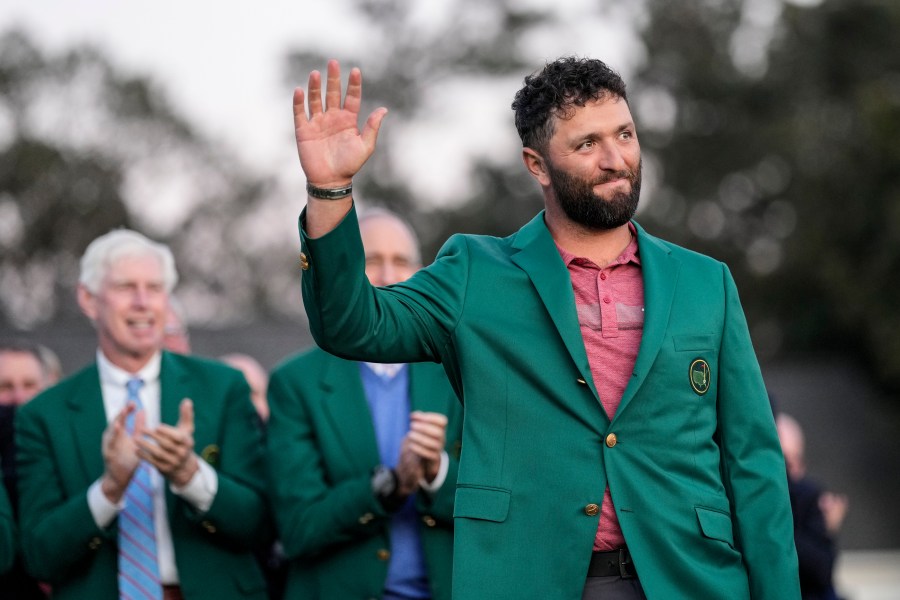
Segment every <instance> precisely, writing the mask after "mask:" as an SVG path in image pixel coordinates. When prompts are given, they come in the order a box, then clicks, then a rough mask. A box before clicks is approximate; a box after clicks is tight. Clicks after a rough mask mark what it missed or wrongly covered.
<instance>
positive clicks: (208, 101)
mask: <svg viewBox="0 0 900 600" xmlns="http://www.w3.org/2000/svg"><path fill="white" fill-rule="evenodd" d="M522 1H523V4H524V3H525V2H530V3H532V4H537V5H549V6H553V7H554V8H555V9H556V10H559V11H560V14H563V15H567V18H568V19H570V24H569V26H568V27H567V28H566V32H565V34H564V35H560V34H559V32H557V33H555V34H554V32H550V31H548V32H546V34H545V35H543V36H541V35H540V34H538V35H537V36H536V37H535V39H533V40H531V43H530V44H528V49H529V51H530V52H532V53H533V54H534V61H535V64H536V66H539V65H540V64H541V63H542V61H543V60H545V59H546V58H547V57H550V58H552V57H554V56H557V55H561V54H564V53H574V54H580V55H595V56H599V57H602V58H604V60H607V62H609V63H610V64H612V65H614V66H617V68H619V69H620V70H622V71H623V74H624V75H626V78H627V73H628V71H629V70H630V69H631V68H632V67H633V63H634V62H635V60H636V54H637V48H638V47H639V45H638V44H637V42H636V38H635V36H634V33H633V31H630V29H629V28H628V27H625V26H623V25H622V24H621V23H615V22H611V20H610V19H608V18H607V19H605V20H598V19H597V18H596V17H594V18H591V19H585V18H584V14H586V11H587V10H588V9H589V7H596V2H593V1H588V0H562V1H561V2H560V1H559V0H555V1H554V0H522ZM452 4H453V0H430V1H429V2H428V3H411V6H414V7H415V9H416V10H419V11H430V12H431V13H433V14H434V15H439V13H440V11H442V10H452ZM592 10H594V11H595V10H596V9H595V8H592ZM348 14H351V13H350V12H349V11H348V10H347V8H346V3H345V2H344V1H343V0H329V1H328V2H324V1H321V2H316V1H310V0H306V1H304V2H297V1H296V0H292V1H287V0H266V1H265V2H252V3H251V2H214V1H212V0H190V1H184V0H152V1H150V0H128V1H126V2H122V1H115V0H78V2H72V1H71V0H3V1H2V2H0V31H4V30H6V29H8V28H9V27H11V26H14V25H19V26H21V27H22V28H24V29H25V30H26V31H27V32H28V33H29V34H31V35H32V36H33V37H34V38H35V39H36V40H37V41H38V43H39V44H40V45H41V46H42V47H44V48H47V49H49V50H51V51H58V50H62V49H65V48H68V47H70V46H72V45H73V44H76V43H82V42H89V43H92V44H95V45H97V46H99V47H100V48H101V49H102V50H103V51H104V53H105V54H106V55H108V56H109V58H110V59H111V60H112V61H113V63H114V64H116V65H118V66H119V67H121V68H122V69H123V70H125V71H126V72H132V73H135V74H138V75H146V76H150V77H152V78H153V79H155V80H157V81H158V82H160V83H161V84H162V85H163V89H164V91H165V92H166V94H167V96H168V97H169V98H170V99H171V100H172V101H173V103H174V104H175V106H176V107H177V108H178V109H179V110H180V111H181V112H182V113H183V114H185V115H186V116H187V117H188V118H189V120H191V121H193V122H194V123H195V124H197V125H198V126H199V127H200V129H201V131H203V132H204V133H205V134H206V135H208V136H210V137H211V138H212V139H213V140H217V141H221V142H222V143H225V144H227V145H229V146H231V147H232V149H233V151H234V152H236V153H237V154H238V155H239V156H241V157H242V158H243V159H244V161H245V162H246V163H247V164H248V165H250V166H252V167H255V168H257V169H260V170H261V171H263V172H270V173H275V174H277V176H279V177H285V178H287V179H292V178H296V179H295V181H297V182H301V183H302V174H299V175H297V174H296V173H298V172H299V166H298V165H297V162H296V154H295V150H294V146H293V141H292V135H293V132H292V129H291V117H290V102H291V98H290V96H291V92H290V86H289V84H288V83H287V82H285V81H283V67H284V57H285V54H286V53H287V51H288V50H290V49H292V48H297V47H300V46H301V44H302V45H303V46H306V47H309V46H310V45H312V46H313V47H315V48H317V49H320V50H321V51H322V52H324V53H328V52H329V51H334V52H335V53H341V54H348V53H349V52H347V51H346V49H347V47H348V46H351V45H352V44H353V43H357V44H358V43H362V42H361V41H362V40H365V31H364V29H365V24H364V23H360V22H358V21H353V20H349V21H348V20H347V19H346V18H345V16H346V15H348ZM579 15H581V17H579ZM427 16H428V15H424V17H427ZM339 23H340V27H338V24H339ZM338 30H339V31H340V32H341V34H340V35H335V31H338ZM323 66H324V65H323ZM523 75H524V73H523ZM520 81H521V80H520V79H519V82H520ZM515 83H517V82H500V83H498V85H497V86H496V87H497V88H499V89H493V90H486V91H485V92H484V93H489V94H503V97H500V98H497V99H496V100H493V99H492V100H491V101H489V102H479V107H480V109H479V111H477V114H473V113H475V111H466V107H464V106H461V105H460V103H459V102H456V101H454V100H453V98H455V96H454V95H453V94H452V92H453V89H452V88H451V89H450V90H442V92H445V91H449V92H450V94H447V93H435V94H433V98H434V100H433V103H434V107H433V111H432V113H433V114H434V117H433V118H432V119H431V120H430V121H429V122H423V123H420V124H417V125H416V126H415V127H411V128H407V129H405V130H404V131H403V132H402V135H400V136H395V140H397V141H398V147H396V148H394V149H392V150H393V151H395V152H398V153H400V155H401V156H422V155H423V154H426V153H427V154H428V155H429V158H430V162H429V164H427V165H424V167H423V166H420V165H415V166H413V165H410V166H409V169H410V176H411V178H413V179H414V180H416V181H419V182H420V185H419V189H417V190H416V191H417V192H420V193H421V194H422V195H428V194H430V195H440V194H444V195H446V196H447V197H452V196H453V195H454V194H457V193H458V192H459V191H460V190H459V189H458V187H459V185H460V184H459V182H460V181H463V180H465V179H466V178H465V175H466V173H467V168H468V164H467V162H466V160H457V158H458V157H459V156H461V155H469V154H472V153H474V154H477V153H478V151H479V149H481V151H482V152H483V151H484V149H485V148H490V147H492V148H493V151H497V148H496V144H497V141H498V140H500V141H501V142H505V143H506V144H508V147H505V146H504V147H502V148H501V150H500V151H501V152H504V153H505V152H508V151H516V148H515V147H514V145H513V144H514V141H515V140H514V139H513V137H514V131H512V130H511V128H510V127H509V123H508V122H507V121H509V120H510V115H509V102H510V98H511V96H512V93H513V92H514V91H515V86H514V84H515ZM296 84H299V85H303V84H305V81H300V82H296ZM506 88H509V89H506ZM467 92H471V90H467ZM469 95H470V96H471V94H469ZM448 97H449V98H450V99H449V100H448ZM463 119H465V122H467V123H468V125H469V126H468V127H466V128H465V129H466V136H465V138H466V139H462V136H461V135H460V127H459V123H461V122H464V121H463ZM385 123H386V126H391V125H390V118H389V119H388V121H386V122H385ZM473 134H474V135H473ZM398 138H399V139H398ZM466 144H468V145H470V148H469V149H465V151H463V152H460V148H461V146H464V145H466ZM472 148H474V150H473V149H472ZM442 153H443V154H442ZM294 169H296V171H295V170H294ZM438 200H440V198H438Z"/></svg>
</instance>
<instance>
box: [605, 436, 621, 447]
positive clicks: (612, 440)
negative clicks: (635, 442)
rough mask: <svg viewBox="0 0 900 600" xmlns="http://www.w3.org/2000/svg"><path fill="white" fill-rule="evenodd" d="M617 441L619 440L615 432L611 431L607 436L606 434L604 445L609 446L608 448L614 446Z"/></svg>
mask: <svg viewBox="0 0 900 600" xmlns="http://www.w3.org/2000/svg"><path fill="white" fill-rule="evenodd" d="M618 441H619V438H617V437H616V434H614V433H611V434H609V435H608V436H606V445H607V446H609V447H610V448H612V447H613V446H615V445H616V443H617V442H618Z"/></svg>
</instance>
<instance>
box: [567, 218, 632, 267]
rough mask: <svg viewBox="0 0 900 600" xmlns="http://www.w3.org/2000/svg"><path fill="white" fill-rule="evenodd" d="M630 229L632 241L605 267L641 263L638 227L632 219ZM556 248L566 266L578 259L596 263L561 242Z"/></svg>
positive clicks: (582, 261)
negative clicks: (570, 249)
mask: <svg viewBox="0 0 900 600" xmlns="http://www.w3.org/2000/svg"><path fill="white" fill-rule="evenodd" d="M628 231H629V232H631V241H630V242H629V243H628V245H627V246H625V249H624V250H622V253H621V254H619V256H618V258H616V260H614V261H612V262H611V263H609V264H608V265H606V267H603V268H604V269H606V268H609V267H614V266H616V265H624V264H627V263H634V264H636V265H640V264H641V259H640V256H639V255H638V241H637V228H636V227H635V226H634V223H632V222H631V221H628ZM554 243H555V242H554ZM556 249H557V251H559V255H560V257H562V259H563V263H565V265H566V267H568V266H569V265H570V264H571V263H572V261H573V260H578V261H579V262H581V263H589V264H591V265H593V264H594V263H593V262H591V261H590V260H588V259H586V258H583V257H580V256H576V255H574V254H572V253H571V252H567V251H566V250H565V249H563V247H562V246H560V245H559V244H556ZM594 266H597V265H594Z"/></svg>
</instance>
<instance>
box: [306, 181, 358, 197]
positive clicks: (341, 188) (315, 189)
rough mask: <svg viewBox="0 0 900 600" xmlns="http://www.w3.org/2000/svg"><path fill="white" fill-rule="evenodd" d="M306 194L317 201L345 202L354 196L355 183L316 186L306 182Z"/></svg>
mask: <svg viewBox="0 0 900 600" xmlns="http://www.w3.org/2000/svg"><path fill="white" fill-rule="evenodd" d="M306 193H307V195H308V196H309V197H310V198H315V199H316V200H343V199H345V198H349V197H350V196H351V195H352V194H353V182H352V181H348V182H346V183H343V184H337V185H333V184H332V185H316V184H313V183H310V182H306Z"/></svg>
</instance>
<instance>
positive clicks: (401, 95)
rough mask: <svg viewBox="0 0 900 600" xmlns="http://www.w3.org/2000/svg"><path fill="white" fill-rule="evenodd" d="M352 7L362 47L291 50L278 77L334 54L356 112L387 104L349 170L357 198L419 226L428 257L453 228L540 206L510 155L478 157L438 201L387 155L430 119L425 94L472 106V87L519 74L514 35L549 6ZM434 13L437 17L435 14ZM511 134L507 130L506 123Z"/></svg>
mask: <svg viewBox="0 0 900 600" xmlns="http://www.w3.org/2000/svg"><path fill="white" fill-rule="evenodd" d="M353 4H354V7H355V8H356V10H357V11H358V12H359V14H360V15H361V17H362V18H364V19H365V23H366V31H367V33H369V34H370V35H371V36H372V37H373V38H374V41H373V42H372V43H369V44H366V46H365V53H364V54H363V53H360V54H358V55H349V56H348V55H343V56H342V55H340V53H337V54H336V55H326V54H323V53H322V52H320V51H318V50H310V49H303V50H298V51H296V52H294V53H292V54H290V55H289V57H288V68H287V74H286V75H287V79H288V80H289V81H291V82H303V83H305V81H306V76H307V74H308V73H309V72H310V71H311V70H313V69H320V70H321V69H323V68H324V65H325V61H326V59H327V58H332V57H335V56H336V57H337V58H338V59H339V60H341V62H342V64H343V65H347V64H353V65H358V66H360V67H361V68H362V70H363V73H364V83H363V85H364V88H365V91H364V94H363V95H364V98H363V100H364V103H365V105H366V106H364V107H363V111H362V112H364V113H366V114H367V113H368V110H371V108H373V107H375V106H387V107H389V109H390V114H389V117H388V121H387V123H390V125H389V126H388V127H384V128H382V130H381V133H380V135H379V152H376V153H375V155H374V156H373V157H372V158H371V159H370V162H369V164H367V165H366V167H365V169H364V170H363V171H362V172H361V173H360V175H359V176H358V179H359V182H358V183H359V184H360V185H359V186H358V188H359V189H360V190H361V192H362V194H364V199H365V200H370V201H371V202H372V203H374V204H380V205H385V206H388V207H390V208H392V209H394V210H397V211H400V212H403V213H405V214H406V215H407V216H408V217H409V218H410V220H411V221H412V222H413V224H414V225H415V226H416V229H417V231H418V232H419V233H420V236H421V238H422V241H423V246H424V254H425V256H426V257H428V256H433V255H434V254H435V253H436V251H437V249H438V248H439V247H440V245H442V244H443V242H444V241H446V239H447V238H448V237H449V236H450V235H451V234H453V233H458V232H471V233H489V234H493V235H506V234H509V233H511V232H513V231H515V230H516V229H518V228H519V227H520V226H521V224H522V223H523V222H525V221H526V220H528V219H530V218H531V217H532V216H534V214H535V213H536V212H537V211H538V210H540V208H541V206H542V204H541V199H540V196H539V193H538V192H539V190H537V189H536V188H534V186H532V185H530V184H529V182H528V181H527V180H526V179H527V177H523V171H522V168H521V162H520V159H519V157H518V153H517V152H504V153H503V154H502V156H500V157H498V158H495V159H494V160H492V161H487V160H477V162H476V163H475V164H474V166H473V171H474V174H473V177H472V182H471V183H472V185H469V186H464V187H468V188H469V189H468V190H467V191H466V192H465V195H464V197H461V198H458V199H457V201H455V202H453V203H452V206H449V207H446V206H443V207H442V206H440V205H435V204H433V203H430V202H429V201H428V199H423V198H421V197H417V196H416V193H415V191H414V190H413V189H412V187H411V184H410V182H409V180H408V179H406V178H405V177H404V174H403V170H402V169H400V168H399V167H398V163H400V162H402V161H408V160H409V158H410V157H409V156H401V155H398V154H397V153H396V152H394V150H395V145H394V142H395V141H396V140H398V139H399V137H400V136H403V135H404V133H405V132H408V128H409V126H412V127H413V128H414V127H415V124H416V123H417V121H418V120H419V119H427V118H428V117H429V115H428V114H427V112H428V107H429V101H430V99H431V97H432V96H433V95H436V94H440V93H442V92H444V91H448V90H450V89H453V90H454V92H453V93H459V91H460V90H462V93H460V94H459V95H458V96H456V97H454V99H453V101H454V102H458V103H460V104H463V103H466V102H471V103H475V102H476V101H475V98H477V97H478V95H477V90H478V89H479V88H484V87H485V86H489V85H491V84H493V83H496V82H498V81H503V80H509V81H512V82H519V81H521V79H522V77H523V75H524V74H525V73H527V72H528V71H530V70H531V69H533V68H534V65H533V64H531V62H530V61H528V60H527V58H526V57H525V56H523V53H522V52H521V50H520V48H521V44H522V41H523V38H524V37H525V36H526V34H528V33H529V32H531V31H533V30H535V29H536V28H538V27H542V26H546V25H547V24H548V23H549V22H552V21H554V19H555V17H554V14H553V12H554V11H553V10H551V9H550V8H543V9H541V8H537V7H534V8H532V7H528V8H525V7H522V6H521V3H519V2H515V1H514V0H503V1H498V2H491V3H484V2H479V1H478V0H459V1H458V2H455V3H449V4H447V3H445V5H444V7H443V9H437V8H434V7H431V6H429V5H422V4H420V3H416V2H413V1H411V0H356V1H355V2H354V3H353ZM433 10H444V11H445V13H446V14H441V15H435V14H432V12H431V11H433ZM379 41H380V42H381V43H379ZM345 76H346V73H345ZM454 83H456V84H457V87H454ZM513 85H515V83H514V84H513ZM512 89H515V88H514V87H512ZM438 90H439V91H438ZM448 93H449V92H448ZM495 98H496V96H493V97H492V99H491V100H490V101H491V102H494V101H496V100H495ZM509 101H511V96H510V97H509ZM367 107H368V108H367ZM492 108H493V107H492ZM511 114H512V113H511V112H510V113H509V115H510V117H509V118H510V124H511V122H512V118H511ZM463 125H464V124H461V126H463ZM510 131H511V132H512V134H513V135H514V134H515V131H514V130H513V129H512V128H511V125H510ZM497 146H498V147H502V148H504V149H505V147H504V146H502V145H500V144H498V145H497ZM435 150H436V149H435ZM498 154H499V153H498ZM434 155H435V159H434V160H440V159H439V158H438V157H439V154H438V153H437V152H435V154H434ZM456 159H457V160H464V157H459V156H457V157H456ZM523 184H524V186H523ZM498 198H502V199H503V200H502V201H498V200H497V199H498Z"/></svg>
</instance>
